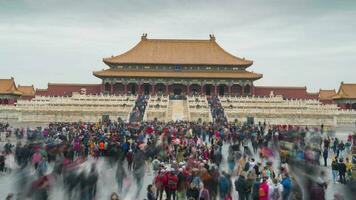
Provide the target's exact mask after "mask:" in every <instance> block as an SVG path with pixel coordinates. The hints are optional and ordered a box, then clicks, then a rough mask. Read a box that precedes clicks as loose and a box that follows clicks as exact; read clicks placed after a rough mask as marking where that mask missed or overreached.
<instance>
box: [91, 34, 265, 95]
mask: <svg viewBox="0 0 356 200" xmlns="http://www.w3.org/2000/svg"><path fill="white" fill-rule="evenodd" d="M103 61H104V63H105V64H106V65H108V66H109V69H105V70H101V71H95V72H93V74H94V76H96V77H98V78H100V79H102V87H103V92H104V93H107V94H145V95H148V94H151V95H152V94H164V95H193V94H200V95H208V96H210V95H220V96H223V95H232V96H246V95H251V94H252V93H253V90H254V84H253V82H254V81H255V80H258V79H260V78H262V74H258V73H254V72H250V71H247V70H246V69H247V68H248V67H250V66H251V65H252V64H253V61H251V60H248V59H245V58H240V57H237V56H234V55H232V54H230V53H228V52H227V51H225V50H224V49H223V48H222V47H220V46H219V44H218V43H217V42H216V40H215V37H214V35H210V39H208V40H172V39H149V38H147V34H144V35H143V36H142V37H141V41H140V42H139V43H138V44H137V45H136V46H135V47H133V48H132V49H131V50H129V51H127V52H125V53H123V54H120V55H118V56H112V57H109V58H104V59H103Z"/></svg>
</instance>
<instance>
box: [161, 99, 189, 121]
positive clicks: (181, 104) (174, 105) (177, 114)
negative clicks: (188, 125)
mask: <svg viewBox="0 0 356 200" xmlns="http://www.w3.org/2000/svg"><path fill="white" fill-rule="evenodd" d="M172 120H173V121H177V120H188V104H187V100H170V101H169V106H168V111H167V118H166V121H172Z"/></svg>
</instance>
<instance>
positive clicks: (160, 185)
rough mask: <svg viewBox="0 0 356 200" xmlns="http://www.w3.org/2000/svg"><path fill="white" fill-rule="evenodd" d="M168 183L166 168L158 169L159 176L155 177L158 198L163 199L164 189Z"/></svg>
mask: <svg viewBox="0 0 356 200" xmlns="http://www.w3.org/2000/svg"><path fill="white" fill-rule="evenodd" d="M166 184H167V176H166V174H165V171H164V170H160V171H158V174H157V176H156V177H155V186H156V198H157V199H159V200H162V196H163V190H164V189H165V185H166Z"/></svg>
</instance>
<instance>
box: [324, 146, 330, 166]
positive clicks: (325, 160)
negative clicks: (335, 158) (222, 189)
mask: <svg viewBox="0 0 356 200" xmlns="http://www.w3.org/2000/svg"><path fill="white" fill-rule="evenodd" d="M328 157H329V150H328V149H327V148H325V147H324V150H323V158H324V167H326V166H327V165H328Z"/></svg>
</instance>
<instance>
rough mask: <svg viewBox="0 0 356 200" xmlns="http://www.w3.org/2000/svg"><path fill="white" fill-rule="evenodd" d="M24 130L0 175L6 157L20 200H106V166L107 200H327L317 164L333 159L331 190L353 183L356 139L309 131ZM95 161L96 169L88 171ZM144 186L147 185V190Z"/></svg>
mask: <svg viewBox="0 0 356 200" xmlns="http://www.w3.org/2000/svg"><path fill="white" fill-rule="evenodd" d="M141 100H142V101H141V102H144V101H145V100H144V99H141ZM211 101H212V104H214V105H218V104H217V103H216V102H215V101H214V100H213V99H212V100H211ZM214 108H215V107H214ZM216 113H219V109H218V106H217V108H216ZM215 116H216V117H219V116H221V115H219V114H217V115H215ZM221 120H223V119H221ZM2 126H3V125H2ZM20 131H23V132H24V133H23V134H24V135H25V136H26V142H25V143H21V142H20V141H19V142H17V144H16V145H13V144H12V143H11V142H7V143H6V144H4V147H3V148H4V150H3V152H2V155H1V157H0V169H1V171H5V168H6V166H5V162H6V159H9V157H10V155H13V156H14V160H15V162H16V164H17V166H18V168H19V169H20V170H18V171H17V175H18V176H19V177H21V181H19V183H18V184H17V187H18V190H17V193H16V195H15V196H17V198H18V199H25V198H32V199H40V200H41V199H48V198H49V194H50V192H51V189H52V188H53V187H55V186H56V185H63V187H64V189H65V195H66V197H65V198H67V199H83V200H93V199H104V198H106V197H98V196H97V190H98V188H100V187H105V186H104V185H98V181H99V179H100V173H99V171H100V169H98V168H97V167H96V165H95V163H96V161H97V160H101V159H104V160H105V162H107V164H108V167H114V168H115V175H114V176H115V182H116V184H117V190H116V191H113V192H114V193H113V194H112V195H111V197H110V198H111V199H139V198H141V197H142V193H145V195H144V196H145V198H146V199H148V200H153V199H155V200H156V199H159V200H161V199H169V200H171V199H174V200H176V199H177V200H185V199H189V200H202V199H204V200H214V199H224V200H229V199H239V200H245V199H253V200H255V199H256V200H257V199H258V200H279V199H283V200H285V199H301V198H302V197H305V196H308V197H310V198H311V197H313V199H324V198H325V190H326V188H327V185H328V184H329V183H328V181H327V179H326V178H325V171H324V169H322V170H320V169H321V168H319V167H320V165H321V166H323V165H326V166H328V164H327V163H326V162H327V159H326V160H325V163H320V162H319V161H320V159H321V158H322V157H321V156H323V157H325V156H326V158H330V157H332V158H334V159H333V162H332V163H331V167H332V174H333V181H334V182H335V183H336V182H340V183H347V182H348V181H351V180H352V179H351V177H352V160H351V159H352V158H351V157H349V155H350V154H349V153H350V147H349V146H351V145H352V137H351V136H350V137H349V138H348V140H347V141H346V144H350V145H345V144H344V143H343V142H342V141H340V140H339V139H337V138H332V137H328V136H326V135H325V134H322V133H323V131H322V130H317V129H308V128H307V127H297V126H287V125H283V126H277V125H274V126H269V125H267V124H265V123H259V124H257V125H247V124H242V123H239V122H235V123H230V124H227V123H226V124H225V125H223V126H221V125H217V124H213V123H208V124H204V123H194V122H186V121H178V122H169V123H161V122H157V121H154V122H143V123H125V122H123V121H121V120H118V121H115V122H112V121H104V122H97V123H83V122H77V123H50V124H49V125H48V127H38V128H35V129H30V128H28V129H20ZM342 144H344V145H342ZM345 146H346V147H345ZM251 147H252V148H251ZM328 154H330V155H328ZM89 160H94V161H93V162H90V164H89V168H90V169H89V170H84V169H83V168H84V167H83V166H85V165H86V163H89V162H88V161H89ZM344 161H345V162H344ZM344 165H345V166H344ZM298 167H299V168H298ZM52 168H53V169H52ZM31 170H32V171H33V170H34V171H35V173H34V174H33V173H31ZM313 170H314V171H315V173H311V172H313ZM298 171H300V173H304V174H306V176H305V177H311V178H310V179H308V181H309V182H308V187H306V186H305V185H303V184H301V182H300V181H298V176H299V174H298ZM320 171H321V172H322V173H320ZM148 175H152V176H148ZM130 177H132V178H133V180H132V181H128V180H129V179H130ZM144 177H146V180H147V177H151V180H149V181H148V184H147V182H145V183H146V185H144V179H145V178H144ZM337 177H339V178H337ZM309 185H310V187H309ZM133 186H134V187H136V188H137V189H136V192H135V194H134V195H133V196H130V195H132V194H127V191H128V190H127V189H124V187H125V188H128V187H133ZM144 187H145V190H146V191H143V188H144ZM302 187H304V190H305V191H307V194H305V193H304V194H303V193H302V191H303V189H302ZM310 188H311V189H310ZM140 195H141V196H140Z"/></svg>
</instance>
